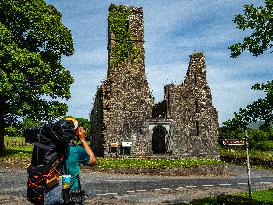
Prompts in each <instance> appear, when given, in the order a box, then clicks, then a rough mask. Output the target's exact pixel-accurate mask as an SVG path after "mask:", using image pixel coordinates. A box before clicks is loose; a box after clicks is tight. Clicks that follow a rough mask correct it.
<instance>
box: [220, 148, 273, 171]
mask: <svg viewBox="0 0 273 205" xmlns="http://www.w3.org/2000/svg"><path fill="white" fill-rule="evenodd" d="M220 158H221V160H222V161H225V162H229V163H235V164H239V165H242V164H244V165H245V163H246V151H245V149H243V147H242V148H239V147H234V146H233V147H224V148H221V149H220ZM249 158H250V165H251V166H259V167H264V168H270V169H272V166H273V152H272V151H260V150H255V149H254V150H250V151H249Z"/></svg>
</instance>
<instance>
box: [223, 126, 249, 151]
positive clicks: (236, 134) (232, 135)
mask: <svg viewBox="0 0 273 205" xmlns="http://www.w3.org/2000/svg"><path fill="white" fill-rule="evenodd" d="M218 133H219V134H218V143H219V145H221V146H222V145H223V140H225V139H243V138H244V136H245V133H244V130H243V129H240V128H237V129H236V128H230V127H228V126H223V127H220V128H219V129H218Z"/></svg>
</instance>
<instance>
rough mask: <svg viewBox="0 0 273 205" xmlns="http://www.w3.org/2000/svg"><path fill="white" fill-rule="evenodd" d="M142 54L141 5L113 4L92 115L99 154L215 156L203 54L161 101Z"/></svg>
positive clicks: (215, 122)
mask: <svg viewBox="0 0 273 205" xmlns="http://www.w3.org/2000/svg"><path fill="white" fill-rule="evenodd" d="M144 58H145V55H144V22H143V9H142V8H136V7H129V6H122V5H114V4H111V6H110V7H109V16H108V73H107V79H106V80H105V81H103V82H102V85H100V86H99V87H98V89H97V93H96V96H95V99H94V103H93V109H92V111H91V113H90V121H91V127H92V128H91V146H92V149H93V151H94V153H95V154H96V156H104V157H107V156H110V155H111V154H112V153H113V152H116V154H117V155H119V154H121V150H122V148H124V149H125V148H127V147H129V149H130V152H129V154H130V155H131V156H135V157H153V156H162V157H172V158H180V157H188V156H196V157H200V156H202V157H207V158H217V157H218V145H217V144H218V143H217V134H218V132H217V130H218V127H219V124H218V114H217V111H216V109H215V108H214V107H213V105H212V95H211V91H210V88H209V86H208V83H207V80H206V65H205V57H204V55H203V53H202V52H194V53H193V54H192V55H190V61H189V67H188V70H187V73H186V76H185V78H184V82H183V83H181V84H179V85H174V84H169V85H165V87H164V92H165V95H164V100H163V101H162V102H159V103H155V102H154V100H153V97H152V94H151V91H150V88H149V86H148V82H147V79H146V75H145V64H144ZM181 80H182V79H181ZM118 148H119V149H118ZM124 149H123V154H124Z"/></svg>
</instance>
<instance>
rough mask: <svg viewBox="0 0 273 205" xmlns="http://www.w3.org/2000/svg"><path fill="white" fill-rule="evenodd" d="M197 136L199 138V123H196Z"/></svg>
mask: <svg viewBox="0 0 273 205" xmlns="http://www.w3.org/2000/svg"><path fill="white" fill-rule="evenodd" d="M195 123H196V136H199V122H198V121H196V122H195Z"/></svg>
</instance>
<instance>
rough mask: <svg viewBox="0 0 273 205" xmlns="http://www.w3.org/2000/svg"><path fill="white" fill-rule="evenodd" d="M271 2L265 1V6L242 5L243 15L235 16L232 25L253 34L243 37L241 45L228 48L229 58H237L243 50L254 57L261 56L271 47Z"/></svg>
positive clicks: (237, 44) (272, 38) (272, 16)
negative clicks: (250, 31) (234, 24)
mask: <svg viewBox="0 0 273 205" xmlns="http://www.w3.org/2000/svg"><path fill="white" fill-rule="evenodd" d="M272 19H273V1H272V0H265V6H264V7H262V6H259V7H254V6H253V5H244V14H243V15H242V14H239V15H236V16H235V18H234V20H233V21H234V23H236V24H237V28H239V29H242V30H246V29H251V30H252V31H253V32H252V34H251V35H250V36H248V37H245V38H244V40H243V43H236V44H234V45H232V46H230V47H229V49H230V50H231V57H233V58H235V57H237V56H239V55H240V54H241V53H242V52H243V51H244V50H249V52H251V53H252V54H253V55H254V56H258V55H260V54H263V53H264V51H265V50H267V49H270V48H272V46H273V43H272V41H273V30H272V26H273V20H272Z"/></svg>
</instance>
